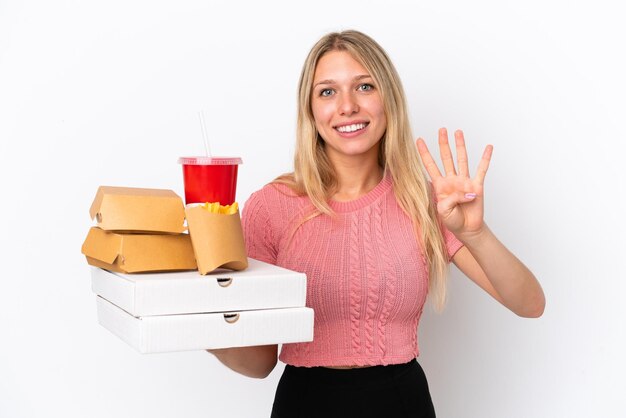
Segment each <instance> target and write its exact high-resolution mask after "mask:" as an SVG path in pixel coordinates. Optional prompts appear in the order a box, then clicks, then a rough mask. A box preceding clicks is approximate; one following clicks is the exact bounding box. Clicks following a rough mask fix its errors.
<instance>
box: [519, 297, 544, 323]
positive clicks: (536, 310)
mask: <svg viewBox="0 0 626 418" xmlns="http://www.w3.org/2000/svg"><path fill="white" fill-rule="evenodd" d="M545 309H546V299H545V297H544V296H543V293H542V294H541V296H540V297H537V298H536V299H535V300H532V301H530V302H529V303H526V304H524V306H523V307H522V309H520V310H519V311H518V312H515V313H516V314H517V315H518V316H521V317H522V318H540V317H541V316H542V315H543V312H544V311H545Z"/></svg>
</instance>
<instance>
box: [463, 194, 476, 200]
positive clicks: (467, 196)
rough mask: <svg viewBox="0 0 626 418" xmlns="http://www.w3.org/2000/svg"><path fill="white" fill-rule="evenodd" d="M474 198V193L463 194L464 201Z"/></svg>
mask: <svg viewBox="0 0 626 418" xmlns="http://www.w3.org/2000/svg"><path fill="white" fill-rule="evenodd" d="M475 197H476V193H465V198H466V199H473V198H475Z"/></svg>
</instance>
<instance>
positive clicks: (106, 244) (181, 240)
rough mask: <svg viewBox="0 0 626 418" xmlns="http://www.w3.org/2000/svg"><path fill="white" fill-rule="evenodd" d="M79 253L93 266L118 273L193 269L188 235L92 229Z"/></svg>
mask: <svg viewBox="0 0 626 418" xmlns="http://www.w3.org/2000/svg"><path fill="white" fill-rule="evenodd" d="M82 253H83V254H84V255H85V256H86V257H87V263H89V264H91V265H92V266H96V267H100V268H103V269H107V270H111V271H116V272H120V273H140V272H147V271H152V272H154V271H170V270H174V271H177V270H196V269H197V265H196V258H195V256H194V252H193V246H192V245H191V238H190V236H189V234H156V233H152V234H133V233H121V232H111V231H105V230H103V229H100V228H99V227H95V226H94V227H91V228H90V229H89V233H88V234H87V238H86V239H85V241H84V242H83V246H82Z"/></svg>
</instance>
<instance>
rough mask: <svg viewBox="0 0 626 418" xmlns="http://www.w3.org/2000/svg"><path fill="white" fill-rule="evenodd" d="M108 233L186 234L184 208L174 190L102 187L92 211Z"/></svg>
mask: <svg viewBox="0 0 626 418" xmlns="http://www.w3.org/2000/svg"><path fill="white" fill-rule="evenodd" d="M89 214H90V215H91V219H95V220H96V222H97V226H99V227H100V228H101V229H103V230H106V231H118V232H119V231H129V232H158V233H172V234H179V233H182V232H185V230H186V227H185V206H184V204H183V200H182V199H181V198H180V196H178V195H177V194H176V193H174V192H173V191H172V190H167V189H145V188H138V187H114V186H100V187H99V188H98V191H97V192H96V197H95V198H94V200H93V203H92V204H91V208H90V209H89Z"/></svg>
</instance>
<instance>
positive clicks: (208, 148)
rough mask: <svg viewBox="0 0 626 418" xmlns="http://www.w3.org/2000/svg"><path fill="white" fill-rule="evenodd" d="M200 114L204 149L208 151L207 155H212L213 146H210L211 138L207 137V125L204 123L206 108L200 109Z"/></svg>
mask: <svg viewBox="0 0 626 418" xmlns="http://www.w3.org/2000/svg"><path fill="white" fill-rule="evenodd" d="M198 116H199V117H200V129H201V130H202V139H203V141H204V151H205V152H206V155H207V157H211V147H210V146H209V139H208V138H207V134H206V125H205V124H204V110H201V111H199V112H198Z"/></svg>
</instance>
